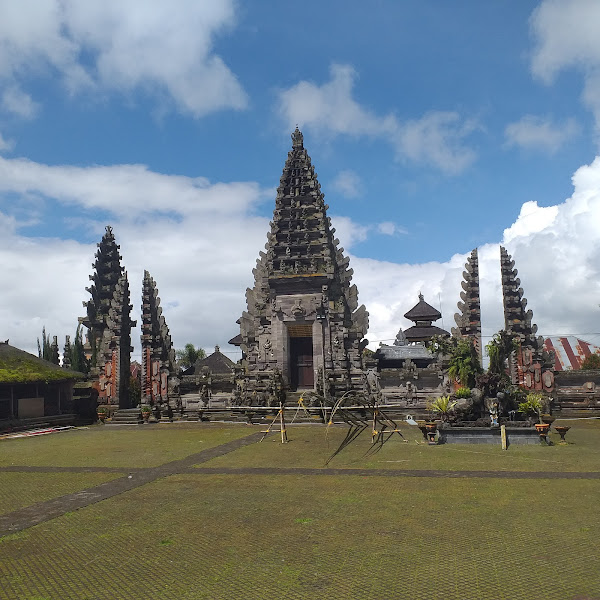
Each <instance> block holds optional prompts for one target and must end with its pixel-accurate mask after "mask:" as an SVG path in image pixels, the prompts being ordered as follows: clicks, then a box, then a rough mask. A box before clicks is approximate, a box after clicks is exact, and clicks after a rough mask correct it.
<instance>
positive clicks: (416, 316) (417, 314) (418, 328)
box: [404, 294, 450, 342]
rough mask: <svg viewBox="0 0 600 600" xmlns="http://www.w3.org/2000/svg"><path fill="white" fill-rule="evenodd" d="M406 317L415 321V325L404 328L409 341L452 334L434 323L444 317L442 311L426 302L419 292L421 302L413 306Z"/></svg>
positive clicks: (419, 340) (425, 339)
mask: <svg viewBox="0 0 600 600" xmlns="http://www.w3.org/2000/svg"><path fill="white" fill-rule="evenodd" d="M404 317H405V318H406V319H408V320H409V321H413V322H414V325H413V326H412V327H409V328H408V329H405V330H404V337H405V338H406V340H407V341H408V342H422V341H427V340H430V339H431V338H432V337H433V336H436V335H437V336H443V337H448V336H449V335H450V334H449V333H448V332H447V331H446V330H444V329H442V328H440V327H436V326H435V325H432V323H433V321H437V320H438V319H441V318H442V313H441V312H440V311H439V310H437V309H436V308H434V307H433V306H431V305H430V304H427V302H425V299H424V298H423V294H419V302H418V303H417V304H416V305H415V306H413V307H412V308H411V309H410V310H409V311H408V312H407V313H406V314H405V315H404Z"/></svg>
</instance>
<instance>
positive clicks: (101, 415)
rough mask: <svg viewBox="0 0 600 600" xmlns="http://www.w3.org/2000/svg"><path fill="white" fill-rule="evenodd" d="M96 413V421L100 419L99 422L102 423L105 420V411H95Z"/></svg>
mask: <svg viewBox="0 0 600 600" xmlns="http://www.w3.org/2000/svg"><path fill="white" fill-rule="evenodd" d="M96 414H97V415H98V421H100V422H101V423H104V421H106V413H103V412H102V413H100V412H99V413H96Z"/></svg>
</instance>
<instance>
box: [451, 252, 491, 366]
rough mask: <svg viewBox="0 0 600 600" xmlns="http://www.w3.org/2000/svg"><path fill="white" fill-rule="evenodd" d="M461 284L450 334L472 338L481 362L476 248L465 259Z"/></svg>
mask: <svg viewBox="0 0 600 600" xmlns="http://www.w3.org/2000/svg"><path fill="white" fill-rule="evenodd" d="M461 286H462V292H461V293H460V302H458V303H457V305H456V306H457V307H458V310H459V311H460V312H459V313H455V315H454V321H455V322H456V327H453V328H452V330H451V331H452V335H453V336H454V337H456V338H467V339H470V340H472V342H473V345H474V346H475V349H476V350H477V355H478V356H479V364H483V362H482V361H483V355H482V344H481V302H480V296H479V259H478V256H477V248H475V250H473V251H472V252H471V256H469V258H468V259H467V262H466V264H465V270H464V271H463V280H462V281H461Z"/></svg>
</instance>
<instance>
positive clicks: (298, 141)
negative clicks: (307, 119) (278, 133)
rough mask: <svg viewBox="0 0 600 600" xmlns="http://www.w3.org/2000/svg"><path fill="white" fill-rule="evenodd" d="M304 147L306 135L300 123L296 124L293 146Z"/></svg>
mask: <svg viewBox="0 0 600 600" xmlns="http://www.w3.org/2000/svg"><path fill="white" fill-rule="evenodd" d="M303 147H304V136H303V135H302V132H301V131H300V130H299V129H298V125H296V129H295V130H294V133H292V148H303Z"/></svg>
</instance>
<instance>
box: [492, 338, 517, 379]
mask: <svg viewBox="0 0 600 600" xmlns="http://www.w3.org/2000/svg"><path fill="white" fill-rule="evenodd" d="M518 347H519V338H518V337H517V336H514V335H511V334H510V333H508V332H507V331H505V330H504V329H503V330H502V331H499V332H498V333H496V334H495V335H494V337H493V338H492V341H491V342H490V343H489V344H487V346H486V347H485V351H486V352H487V355H488V356H489V357H490V366H489V369H488V371H489V372H490V373H497V374H498V375H504V373H505V372H506V360H507V359H508V357H509V356H510V355H511V353H512V352H513V351H514V350H516V349H517V348H518Z"/></svg>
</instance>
